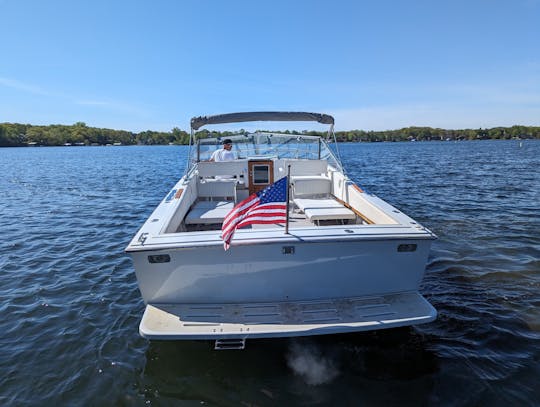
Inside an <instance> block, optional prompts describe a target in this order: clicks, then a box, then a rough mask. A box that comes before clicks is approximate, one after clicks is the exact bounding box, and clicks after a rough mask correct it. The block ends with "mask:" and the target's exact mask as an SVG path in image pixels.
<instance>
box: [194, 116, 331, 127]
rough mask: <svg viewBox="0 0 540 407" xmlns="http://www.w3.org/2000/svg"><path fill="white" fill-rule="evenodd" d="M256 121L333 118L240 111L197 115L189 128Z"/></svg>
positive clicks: (328, 119) (329, 119) (329, 120)
mask: <svg viewBox="0 0 540 407" xmlns="http://www.w3.org/2000/svg"><path fill="white" fill-rule="evenodd" d="M257 121H276V122H281V121H283V122H296V121H298V122H303V121H308V122H319V123H323V124H334V118H333V117H332V116H330V115H327V114H321V113H308V112H242V113H228V114H218V115H214V116H199V117H194V118H192V119H191V128H192V129H193V130H199V129H200V128H201V127H202V126H206V125H207V124H220V123H239V122H257Z"/></svg>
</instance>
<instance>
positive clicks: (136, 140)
mask: <svg viewBox="0 0 540 407" xmlns="http://www.w3.org/2000/svg"><path fill="white" fill-rule="evenodd" d="M238 133H244V131H243V130H240V131H239V132H238ZM238 133H232V132H210V131H208V130H206V129H205V130H202V131H199V132H197V133H196V136H197V137H198V138H205V137H227V136H231V135H233V134H238ZM285 133H289V134H307V135H319V136H326V133H325V132H315V131H304V132H297V131H288V130H287V131H285ZM336 137H337V140H338V141H340V142H359V141H369V142H381V141H412V140H417V141H429V140H485V139H512V138H520V139H531V138H536V139H540V127H532V126H512V127H494V128H492V129H465V130H444V129H437V128H431V127H407V128H403V129H399V130H386V131H364V130H351V131H338V132H336ZM188 143H189V133H188V132H186V131H184V130H180V129H178V128H176V127H175V128H173V129H172V130H171V131H170V132H160V131H151V130H147V131H143V132H140V133H133V132H130V131H125V130H112V129H100V128H96V127H88V126H87V125H86V124H85V123H82V122H78V123H75V124H74V125H71V126H66V125H60V124H53V125H50V126H33V125H30V124H18V123H0V147H19V146H36V145H37V146H62V145H86V146H90V145H109V144H111V145H114V144H116V145H118V144H122V145H134V144H140V145H152V144H188Z"/></svg>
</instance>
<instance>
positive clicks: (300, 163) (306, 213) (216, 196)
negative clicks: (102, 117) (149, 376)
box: [126, 112, 437, 349]
mask: <svg viewBox="0 0 540 407" xmlns="http://www.w3.org/2000/svg"><path fill="white" fill-rule="evenodd" d="M248 121H316V122H319V123H323V124H328V125H329V131H328V137H326V138H321V137H318V136H308V135H292V134H282V133H276V132H254V133H251V134H241V135H234V136H230V137H227V138H230V139H231V140H232V143H233V148H232V151H233V152H234V154H235V158H236V159H234V160H232V161H223V162H211V161H209V159H210V157H211V154H212V153H213V152H214V151H215V150H216V149H219V148H220V147H221V142H222V140H221V139H220V138H208V139H199V140H195V137H194V132H195V131H196V130H198V129H200V128H201V127H203V126H205V125H210V124H220V123H235V122H248ZM333 127H334V119H333V118H332V117H331V116H329V115H325V114H317V113H304V112H249V113H232V114H223V115H216V116H204V117H196V118H193V119H192V120H191V143H190V154H189V163H188V166H187V170H186V173H185V175H184V176H183V177H182V178H181V179H180V180H179V181H178V182H177V183H176V185H174V186H173V187H172V189H171V190H170V192H169V193H168V194H167V196H166V197H165V198H164V199H163V201H161V203H160V204H159V205H158V207H157V208H156V209H155V210H154V212H153V213H152V214H151V215H150V217H149V218H148V220H147V221H146V222H145V223H144V224H143V226H142V227H141V229H140V230H139V231H138V232H137V234H136V235H135V237H134V238H133V240H132V241H131V242H130V243H129V245H128V246H127V248H126V252H128V253H129V254H130V255H131V256H132V258H133V263H134V267H135V272H136V276H137V280H138V284H139V288H140V291H141V294H142V297H143V299H144V302H145V304H146V309H145V312H144V315H143V318H142V321H141V324H140V327H139V330H140V334H141V335H142V336H143V337H145V338H149V339H160V340H180V339H187V340H194V339H204V340H214V341H215V344H216V348H218V349H223V348H243V346H244V345H245V340H246V339H248V338H274V337H291V336H307V335H322V334H334V333H345V332H356V331H368V330H376V329H384V328H392V327H399V326H407V325H415V324H421V323H426V322H430V321H433V320H434V319H435V318H436V314H437V313H436V311H435V309H434V308H433V307H432V306H431V304H429V302H428V301H426V299H425V298H424V297H423V296H422V295H421V294H420V293H419V284H420V282H421V281H422V278H423V275H424V272H425V265H426V262H427V258H428V254H429V250H430V246H431V242H432V241H433V240H434V239H436V236H435V235H434V234H433V233H432V232H431V231H429V230H428V229H427V228H425V227H423V226H422V225H420V224H418V223H417V222H416V221H414V220H413V219H411V218H410V217H409V216H407V215H406V214H404V213H403V212H401V211H400V210H398V209H396V208H395V207H393V206H391V205H390V204H388V203H387V202H385V201H383V200H382V199H380V198H378V197H376V196H375V195H372V194H368V193H366V192H364V191H363V190H362V189H361V188H360V187H359V186H357V185H355V183H354V182H353V181H351V180H350V179H349V178H348V177H347V175H346V173H345V172H344V170H343V168H342V165H341V162H340V160H339V159H338V157H339V154H337V144H335V145H333V146H332V148H331V147H330V146H329V144H327V140H332V136H333V133H334V132H333ZM334 142H335V137H334ZM285 177H286V178H287V192H288V193H287V198H286V201H285V202H286V205H287V206H286V207H287V208H288V210H287V219H286V221H279V223H270V224H268V223H265V224H250V225H249V226H247V227H244V228H239V229H237V230H236V232H235V234H234V237H233V239H232V241H231V242H230V248H229V249H228V250H225V248H224V242H223V240H222V224H223V221H224V219H225V218H226V217H227V215H228V214H229V213H230V212H231V211H232V210H233V208H235V206H236V205H237V204H238V203H240V202H242V201H244V200H246V199H247V198H248V197H251V196H254V195H253V194H257V193H259V194H260V193H261V192H260V191H261V190H263V191H264V189H265V188H266V189H267V188H269V187H271V186H272V185H275V184H274V183H276V182H278V181H279V180H281V179H283V178H285Z"/></svg>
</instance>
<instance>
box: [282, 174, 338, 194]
mask: <svg viewBox="0 0 540 407" xmlns="http://www.w3.org/2000/svg"><path fill="white" fill-rule="evenodd" d="M291 184H292V186H293V197H295V198H301V197H307V196H311V197H313V196H321V195H322V196H329V195H330V192H331V189H332V182H331V181H330V178H328V177H324V176H322V175H309V176H295V177H292V179H291Z"/></svg>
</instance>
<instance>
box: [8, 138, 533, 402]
mask: <svg viewBox="0 0 540 407" xmlns="http://www.w3.org/2000/svg"><path fill="white" fill-rule="evenodd" d="M186 151H187V149H186V148H185V147H114V148H112V147H111V148H105V147H103V148H100V147H96V148H76V147H74V148H35V149H30V148H21V149H18V148H14V149H1V151H0V170H1V171H2V175H3V176H2V177H0V193H1V195H0V196H2V198H1V199H2V200H1V205H2V211H1V212H0V224H2V232H3V238H4V239H3V240H2V242H0V253H2V256H0V270H1V273H2V277H3V278H2V284H1V285H0V293H1V298H2V299H1V300H0V310H1V311H3V312H2V315H3V316H4V318H2V320H1V321H0V330H1V332H2V336H1V337H0V338H1V343H0V345H1V346H2V352H0V367H1V368H2V373H3V374H2V375H1V376H0V400H2V401H3V402H4V404H8V405H17V404H40V405H43V404H52V403H61V404H67V405H81V404H82V405H87V404H90V405H100V404H104V405H148V404H158V405H168V404H181V405H200V404H202V403H204V404H210V405H219V406H238V405H259V406H274V405H312V404H315V405H336V404H340V405H400V406H407V405H411V406H418V405H448V406H453V405H456V406H462V405H494V406H498V405H500V406H503V405H504V406H506V405H519V406H534V405H539V404H540V389H539V387H538V385H537V378H538V377H540V311H538V310H540V296H539V294H538V293H540V260H539V259H540V235H539V234H538V230H540V215H539V211H538V202H540V185H539V184H540V177H539V176H538V170H537V168H540V142H536V141H528V140H527V141H525V142H523V148H519V144H518V143H517V142H514V141H506V142H505V141H493V142H478V143H395V144H394V143H380V144H379V143H373V144H350V145H343V146H342V156H343V158H344V161H345V166H346V168H347V169H348V171H349V176H350V177H351V178H352V179H353V180H354V181H355V182H356V183H358V184H359V185H361V186H362V187H364V188H365V189H366V190H368V191H370V192H372V193H375V194H377V195H379V196H380V197H382V198H383V199H386V200H388V201H389V202H391V203H393V204H394V205H396V206H397V207H398V208H400V209H401V210H403V211H404V212H406V213H408V214H410V215H411V216H413V217H414V218H416V219H417V220H418V221H420V222H421V223H422V224H424V225H425V226H426V227H428V228H430V229H431V230H433V231H434V232H435V233H437V234H438V235H439V237H440V238H439V240H437V241H436V242H435V243H434V245H433V250H432V252H431V255H430V259H429V263H428V265H427V273H426V277H425V279H424V281H423V283H422V292H423V293H424V294H425V296H426V297H427V298H428V300H429V301H430V302H431V303H432V304H433V305H434V306H435V307H436V308H437V309H438V312H439V317H438V319H437V320H436V321H435V322H433V323H431V324H427V325H420V326H418V327H415V328H403V329H395V330H389V331H376V332H369V333H364V334H353V335H338V336H329V337H318V338H304V339H302V338H299V339H295V340H285V339H283V340H259V341H255V340H254V341H248V345H247V348H246V350H245V351H243V352H213V351H212V350H211V346H210V344H208V343H206V342H172V343H168V342H158V341H156V342H148V341H146V340H144V339H142V338H141V337H140V336H139V335H138V324H139V321H140V317H141V315H142V311H143V309H144V304H143V302H142V300H141V297H140V294H139V291H138V288H137V283H136V279H135V275H134V272H133V268H132V264H131V260H130V258H129V257H128V256H126V255H125V254H124V253H123V249H124V247H125V246H126V245H127V243H128V242H129V240H130V239H131V237H132V236H133V235H134V233H135V232H136V230H137V229H138V228H139V227H140V225H141V223H142V222H143V221H144V220H145V219H146V217H147V216H149V214H150V213H151V211H152V210H153V208H154V207H155V205H157V203H158V202H159V201H160V200H161V199H162V197H163V196H164V195H165V194H166V192H167V191H168V190H169V188H170V187H171V186H172V185H173V183H174V182H176V180H177V179H178V178H179V177H180V176H181V174H182V172H183V168H184V167H183V165H184V163H185V154H186ZM501 151H504V154H501Z"/></svg>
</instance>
